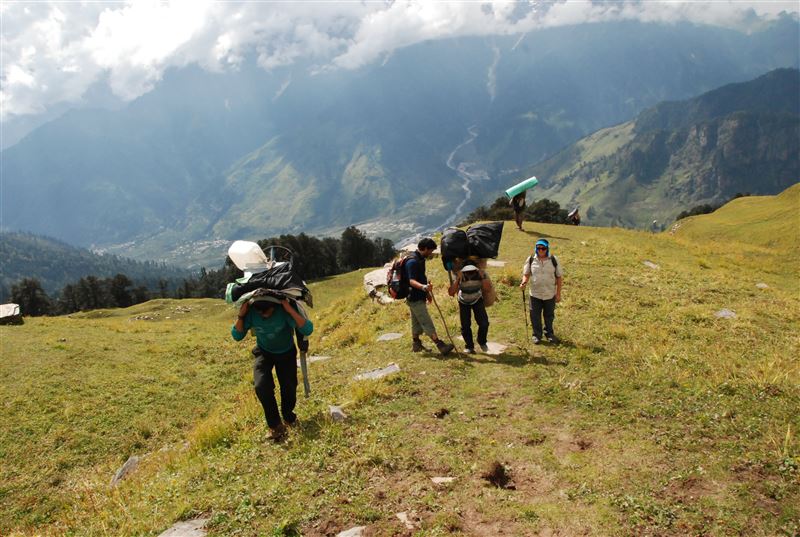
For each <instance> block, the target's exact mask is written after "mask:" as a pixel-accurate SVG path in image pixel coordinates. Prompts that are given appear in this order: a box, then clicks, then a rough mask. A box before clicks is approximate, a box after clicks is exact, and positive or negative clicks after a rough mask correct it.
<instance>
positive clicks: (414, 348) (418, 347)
mask: <svg viewBox="0 0 800 537" xmlns="http://www.w3.org/2000/svg"><path fill="white" fill-rule="evenodd" d="M411 352H428V349H426V348H425V347H424V346H423V345H422V342H421V341H420V340H418V339H415V340H414V341H413V342H412V343H411Z"/></svg>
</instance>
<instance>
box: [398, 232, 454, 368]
mask: <svg viewBox="0 0 800 537" xmlns="http://www.w3.org/2000/svg"><path fill="white" fill-rule="evenodd" d="M434 250H436V243H435V242H434V241H433V239H431V238H428V237H426V238H424V239H422V240H421V241H419V243H418V244H417V251H416V252H414V253H413V254H412V256H411V257H410V258H409V259H408V260H407V261H406V262H405V264H404V266H403V270H405V271H406V276H407V278H408V284H409V286H410V287H411V289H410V290H409V293H408V298H407V299H406V304H407V305H408V309H409V312H410V313H411V339H412V346H411V350H412V351H413V352H422V351H427V349H426V348H425V347H424V346H423V345H422V341H421V340H420V339H419V338H420V336H421V335H422V334H423V333H424V334H425V335H427V336H428V337H429V338H431V340H432V341H433V343H434V344H435V345H436V348H437V349H438V350H439V352H440V353H442V355H443V356H447V355H448V354H450V352H452V350H453V349H454V348H455V347H453V345H451V344H449V343H445V342H444V341H442V340H441V339H439V336H437V335H436V329H435V328H434V327H433V320H432V319H431V316H430V314H429V313H428V306H427V303H428V302H430V301H431V300H432V293H433V284H432V283H429V282H428V277H427V276H426V274H425V260H426V259H427V258H429V257H430V256H431V255H433V251H434Z"/></svg>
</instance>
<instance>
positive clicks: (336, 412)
mask: <svg viewBox="0 0 800 537" xmlns="http://www.w3.org/2000/svg"><path fill="white" fill-rule="evenodd" d="M328 414H330V416H331V419H332V420H333V421H344V420H346V419H347V414H345V413H344V410H342V407H340V406H336V405H328Z"/></svg>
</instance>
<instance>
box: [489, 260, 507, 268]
mask: <svg viewBox="0 0 800 537" xmlns="http://www.w3.org/2000/svg"><path fill="white" fill-rule="evenodd" d="M486 264H487V265H489V266H490V267H505V266H506V262H505V261H500V260H499V259H490V260H489V261H487V262H486Z"/></svg>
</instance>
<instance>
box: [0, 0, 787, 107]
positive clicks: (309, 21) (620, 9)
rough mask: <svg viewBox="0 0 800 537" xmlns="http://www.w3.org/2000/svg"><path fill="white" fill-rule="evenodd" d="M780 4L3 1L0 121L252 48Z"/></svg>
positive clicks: (323, 51) (733, 17)
mask: <svg viewBox="0 0 800 537" xmlns="http://www.w3.org/2000/svg"><path fill="white" fill-rule="evenodd" d="M783 11H786V12H789V13H793V14H795V15H796V14H797V12H798V2H797V1H796V0H793V1H785V2H764V1H743V0H712V1H700V0H697V1H691V2H680V1H664V2H660V1H653V0H647V1H641V2H627V1H608V2H602V3H601V2H591V1H585V0H569V1H567V2H564V1H553V0H548V1H540V0H536V1H525V2H507V1H494V2H458V3H456V2H453V3H443V2H431V1H426V2H409V1H396V2H384V1H375V2H369V1H363V2H356V1H352V2H303V3H300V2H266V1H242V2H235V1H227V2H213V1H203V0H185V1H172V2H165V1H161V2H158V1H138V0H137V1H125V2H110V1H99V2H98V1H95V2H92V1H85V2H75V1H62V2H42V1H36V2H33V1H28V2H25V1H13V0H2V3H0V15H1V16H2V28H1V30H2V32H1V35H0V45H1V46H2V58H1V59H2V68H1V70H2V74H1V75H0V76H1V77H2V78H1V79H0V83H1V84H2V87H0V106H1V107H2V108H1V109H0V117H1V118H3V119H9V118H10V117H13V116H21V115H26V114H40V113H42V112H44V111H45V110H47V108H48V107H50V106H52V105H54V104H56V103H63V102H72V101H77V100H79V99H80V98H81V96H82V95H83V94H84V93H85V92H86V90H87V88H89V87H90V86H91V85H92V84H94V83H97V82H98V81H99V82H101V83H107V84H108V85H109V87H110V89H111V91H112V92H113V93H114V94H115V95H116V96H118V97H119V98H121V99H123V100H130V99H134V98H136V97H138V96H139V95H142V94H143V93H146V92H147V91H149V90H150V89H152V88H153V87H154V86H155V85H156V84H158V82H159V80H160V79H161V76H162V75H163V73H164V71H165V70H166V69H167V68H169V67H176V66H177V67H179V66H184V65H188V64H197V65H200V66H202V67H203V68H205V69H208V70H213V71H223V70H229V69H236V68H237V66H238V65H239V64H240V63H241V62H242V61H243V60H244V58H245V57H246V56H250V55H253V56H255V57H257V58H258V63H259V65H260V66H261V67H263V68H264V69H273V68H275V67H278V66H282V65H289V64H291V63H292V62H294V61H296V60H298V59H301V58H302V59H306V60H310V61H311V62H312V63H313V64H314V65H315V66H316V67H315V69H357V68H359V67H361V66H363V65H366V64H369V63H371V62H374V61H380V60H382V59H385V58H386V56H387V55H388V54H391V52H392V51H393V50H395V49H397V48H400V47H404V46H408V45H412V44H414V43H417V42H420V41H424V40H428V39H442V38H447V37H456V36H481V35H506V34H522V33H524V32H531V31H536V30H537V29H539V28H546V27H551V26H559V25H566V24H581V23H588V22H597V21H609V20H624V19H638V20H642V21H650V22H665V23H675V22H680V21H691V22H696V23H705V24H713V25H720V26H725V27H730V28H744V27H747V26H748V25H752V24H753V23H754V22H755V21H757V20H771V19H774V18H776V17H777V16H778V15H779V14H780V13H781V12H783Z"/></svg>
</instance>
